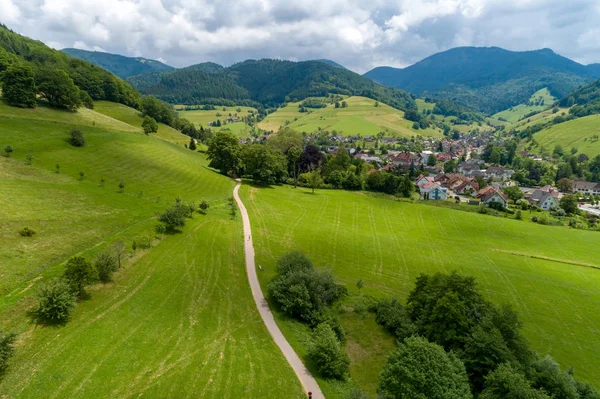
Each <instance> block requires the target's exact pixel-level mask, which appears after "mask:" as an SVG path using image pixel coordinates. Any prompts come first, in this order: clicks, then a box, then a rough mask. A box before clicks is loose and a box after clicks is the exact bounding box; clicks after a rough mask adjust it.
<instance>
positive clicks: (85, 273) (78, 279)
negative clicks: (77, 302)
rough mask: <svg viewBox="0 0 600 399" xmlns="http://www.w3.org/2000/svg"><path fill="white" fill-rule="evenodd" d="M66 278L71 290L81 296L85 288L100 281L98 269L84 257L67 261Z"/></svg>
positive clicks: (76, 257)
mask: <svg viewBox="0 0 600 399" xmlns="http://www.w3.org/2000/svg"><path fill="white" fill-rule="evenodd" d="M64 277H65V279H66V280H67V282H68V283H69V285H71V288H72V289H73V290H74V291H75V292H76V293H78V294H79V295H80V296H81V295H83V294H84V293H85V287H87V286H88V285H91V284H93V283H94V282H95V281H97V280H98V271H97V270H96V267H95V266H94V265H93V264H91V263H90V262H89V261H88V260H87V259H85V258H84V257H82V256H75V257H73V258H71V259H69V260H68V261H67V266H66V268H65V273H64Z"/></svg>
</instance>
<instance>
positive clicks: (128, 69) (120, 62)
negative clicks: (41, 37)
mask: <svg viewBox="0 0 600 399" xmlns="http://www.w3.org/2000/svg"><path fill="white" fill-rule="evenodd" d="M61 51H62V52H63V53H65V54H68V55H69V56H71V57H74V58H78V59H80V60H83V61H87V62H90V63H92V64H94V65H98V66H99V67H101V68H104V69H106V70H107V71H109V72H112V73H114V74H115V75H117V76H118V77H120V78H122V79H125V78H128V77H129V76H134V75H139V74H141V73H145V72H161V71H170V70H172V69H173V67H171V66H169V65H165V64H163V63H162V62H160V61H156V60H149V59H147V58H142V57H125V56H122V55H118V54H110V53H105V52H101V51H86V50H79V49H75V48H65V49H62V50H61Z"/></svg>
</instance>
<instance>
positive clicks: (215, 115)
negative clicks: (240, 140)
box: [177, 106, 256, 137]
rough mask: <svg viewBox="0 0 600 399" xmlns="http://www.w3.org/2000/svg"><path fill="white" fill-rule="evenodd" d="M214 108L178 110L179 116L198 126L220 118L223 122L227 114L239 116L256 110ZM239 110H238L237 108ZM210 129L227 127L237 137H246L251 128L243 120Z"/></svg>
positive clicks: (205, 125) (250, 108)
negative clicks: (207, 109) (208, 109)
mask: <svg viewBox="0 0 600 399" xmlns="http://www.w3.org/2000/svg"><path fill="white" fill-rule="evenodd" d="M216 108H217V109H216V110H212V111H204V110H193V111H185V110H183V109H180V110H178V111H177V112H178V113H179V116H181V117H182V118H186V119H187V120H189V121H190V122H192V123H194V124H196V126H197V127H198V128H199V127H200V126H204V127H209V126H208V124H209V122H215V121H216V120H217V119H220V120H221V122H222V123H225V122H226V120H227V118H229V114H231V115H232V116H234V117H235V116H237V117H239V118H241V117H243V116H247V115H248V112H249V111H256V109H255V108H252V107H241V106H240V107H216ZM238 109H239V110H240V112H238V111H237V110H238ZM211 129H213V130H215V129H218V130H225V129H229V130H231V131H232V132H233V133H234V134H236V135H237V136H239V137H248V136H249V135H250V131H251V128H250V127H249V126H248V125H247V124H246V123H244V122H234V123H227V124H223V126H221V128H220V129H219V128H216V127H211Z"/></svg>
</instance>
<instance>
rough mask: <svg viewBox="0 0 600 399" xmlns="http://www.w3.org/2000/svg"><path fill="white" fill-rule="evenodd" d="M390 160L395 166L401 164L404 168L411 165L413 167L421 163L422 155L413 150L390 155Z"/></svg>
mask: <svg viewBox="0 0 600 399" xmlns="http://www.w3.org/2000/svg"><path fill="white" fill-rule="evenodd" d="M388 160H389V161H390V162H392V163H393V164H394V165H395V166H399V167H401V168H404V169H409V168H410V167H411V165H412V166H413V167H416V166H418V165H419V164H420V163H421V157H420V156H419V155H417V154H415V153H412V152H399V153H396V154H391V155H390V156H388Z"/></svg>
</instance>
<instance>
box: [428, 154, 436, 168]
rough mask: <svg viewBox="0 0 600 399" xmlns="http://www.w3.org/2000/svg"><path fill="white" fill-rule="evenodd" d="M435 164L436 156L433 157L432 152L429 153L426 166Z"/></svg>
mask: <svg viewBox="0 0 600 399" xmlns="http://www.w3.org/2000/svg"><path fill="white" fill-rule="evenodd" d="M436 164H437V158H436V157H435V155H434V154H431V155H430V156H429V157H428V158H427V166H435V165H436Z"/></svg>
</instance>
